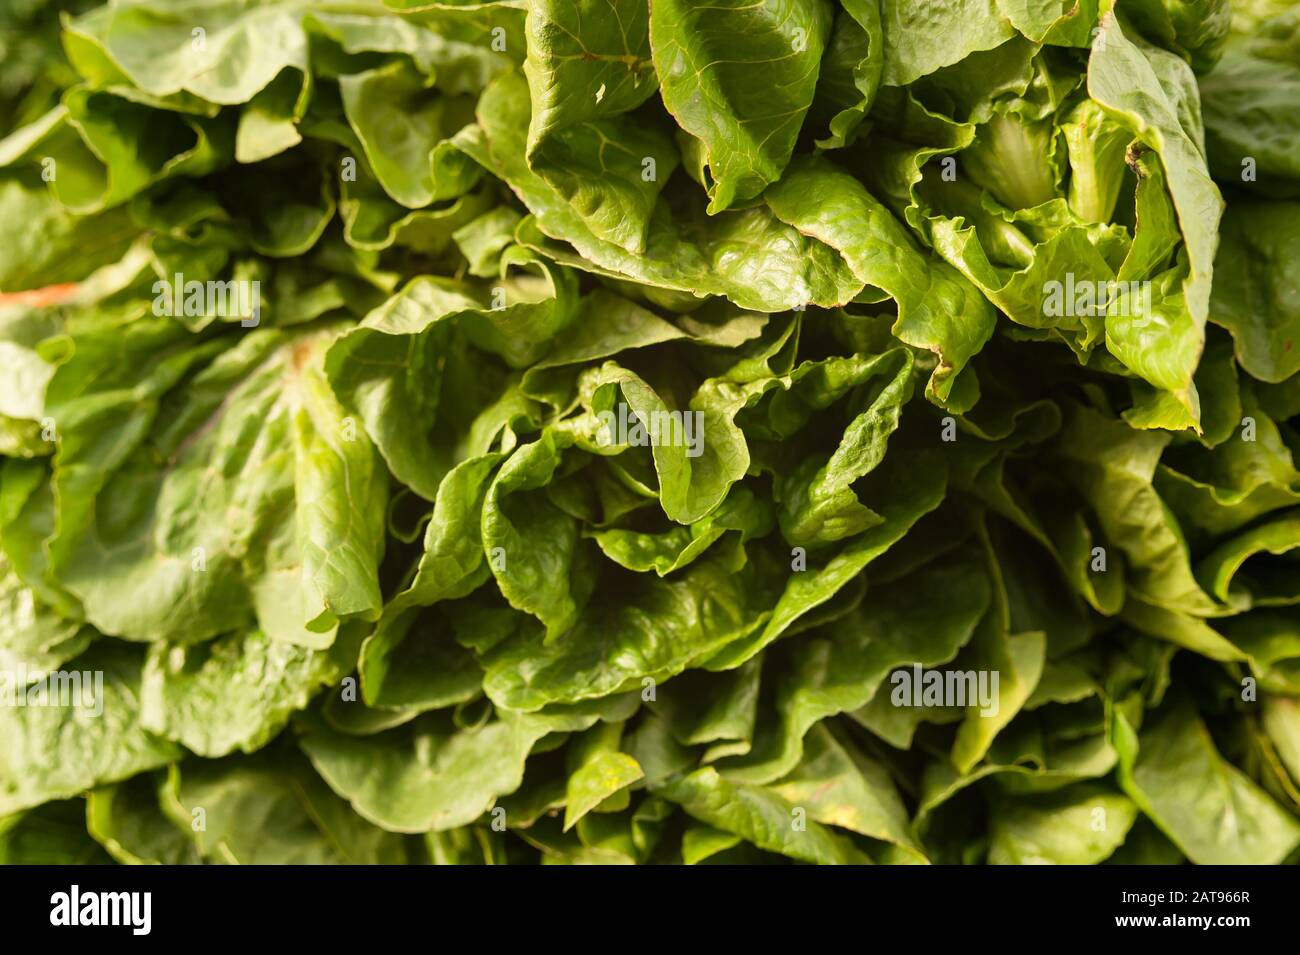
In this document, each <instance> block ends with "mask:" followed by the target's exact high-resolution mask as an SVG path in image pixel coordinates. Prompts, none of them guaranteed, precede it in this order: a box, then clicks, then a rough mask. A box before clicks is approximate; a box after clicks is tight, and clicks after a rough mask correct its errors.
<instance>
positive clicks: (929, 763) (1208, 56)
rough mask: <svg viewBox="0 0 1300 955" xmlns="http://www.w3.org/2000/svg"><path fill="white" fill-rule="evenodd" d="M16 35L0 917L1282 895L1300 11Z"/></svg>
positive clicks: (5, 225) (1003, 2)
mask: <svg viewBox="0 0 1300 955" xmlns="http://www.w3.org/2000/svg"><path fill="white" fill-rule="evenodd" d="M28 6H29V7H30V10H26V8H24V9H25V10H26V12H25V13H22V14H14V15H12V16H11V15H10V14H0V29H8V27H9V20H6V19H4V18H5V17H9V18H10V19H12V20H14V22H15V23H17V22H18V21H19V20H22V25H23V26H24V27H28V28H30V29H27V30H26V32H25V34H24V36H25V37H26V39H24V40H23V41H22V42H21V43H19V42H15V41H12V40H11V39H10V38H9V34H8V33H5V34H0V49H3V50H5V51H6V65H7V67H8V64H9V61H10V52H9V51H10V50H11V49H12V50H13V51H14V53H13V62H14V63H15V64H16V66H15V68H14V70H13V72H12V76H13V79H12V81H11V80H9V79H6V80H5V81H4V82H3V83H0V122H3V123H4V124H5V134H6V135H5V138H3V139H0V213H3V214H0V238H3V239H4V242H3V243H2V244H0V248H2V249H3V250H4V251H3V252H0V861H6V862H33V861H42V862H48V861H60V862H86V861H104V860H107V859H112V860H115V861H117V862H120V863H126V864H140V863H165V864H200V863H219V864H237V863H325V864H405V863H414V864H423V863H433V864H501V863H516V862H518V863H538V862H541V863H547V864H557V863H590V862H596V863H670V864H726V863H752V862H761V863H815V864H823V863H824V864H925V863H977V864H984V863H987V864H1028V863H1033V864H1040V863H1056V864H1099V863H1107V862H1112V863H1126V862H1160V863H1169V862H1177V861H1183V860H1187V861H1191V862H1196V863H1211V864H1218V863H1266V864H1275V863H1282V862H1293V861H1295V859H1296V858H1297V853H1298V852H1300V718H1297V715H1296V713H1297V707H1298V706H1300V703H1297V700H1300V616H1298V614H1300V610H1298V609H1297V608H1300V584H1298V583H1297V581H1298V580H1300V577H1298V576H1297V570H1296V568H1297V563H1296V555H1297V554H1298V553H1300V516H1298V515H1300V511H1297V507H1300V472H1298V471H1297V469H1296V461H1295V456H1296V454H1297V453H1300V432H1297V424H1298V422H1300V360H1297V359H1296V357H1295V356H1296V355H1297V354H1300V349H1297V348H1295V347H1293V345H1294V343H1295V341H1296V340H1297V335H1300V300H1298V299H1297V297H1296V291H1295V281H1294V276H1295V274H1296V270H1297V268H1298V267H1300V233H1298V232H1297V228H1298V226H1297V223H1298V222H1300V216H1297V215H1296V211H1297V210H1296V209H1295V205H1296V200H1297V199H1300V170H1298V169H1297V167H1296V165H1295V155H1296V149H1295V148H1293V147H1294V146H1296V145H1300V143H1297V142H1296V140H1297V128H1296V118H1295V110H1294V108H1290V109H1288V107H1293V106H1294V99H1295V97H1294V95H1293V93H1294V90H1295V89H1296V88H1297V87H1298V86H1300V79H1298V78H1300V72H1297V71H1300V54H1298V53H1297V51H1298V50H1300V42H1298V40H1297V38H1298V37H1300V32H1298V30H1300V19H1297V17H1296V15H1295V11H1285V10H1283V11H1271V8H1266V6H1265V5H1252V6H1250V8H1249V9H1245V10H1239V11H1237V12H1236V13H1235V14H1234V13H1233V12H1232V11H1231V10H1230V9H1229V7H1228V5H1227V4H1226V3H1224V2H1221V0H1206V2H1196V3H1186V2H1161V0H1119V2H1111V0H1101V2H1088V0H1084V2H1078V3H1071V2H1062V0H962V2H960V3H957V4H954V3H952V2H945V3H935V2H918V0H909V2H901V0H899V2H895V0H763V2H761V3H757V4H755V3H747V4H738V3H730V2H723V3H720V4H713V5H710V6H708V7H703V6H699V5H693V4H689V3H680V2H672V0H662V2H655V3H653V4H647V3H645V2H644V0H602V2H600V3H590V2H587V0H564V2H562V0H528V2H527V3H473V4H427V3H416V2H411V0H347V2H343V0H338V2H335V0H326V2H310V3H309V2H306V0H259V2H246V0H183V2H173V0H166V2H164V0H115V2H112V3H108V4H105V5H102V6H95V5H93V4H90V3H87V4H85V5H84V9H78V11H77V14H76V15H73V16H69V17H67V18H65V20H64V21H63V23H62V25H61V26H60V27H59V28H58V29H57V30H56V29H55V24H54V21H53V17H51V16H48V13H49V10H48V9H46V8H45V7H44V5H42V4H39V3H36V4H30V5H28ZM23 18H25V19H23ZM56 39H57V42H58V44H59V45H58V46H56V45H55V41H56ZM41 44H44V45H43V46H42V45H41Z"/></svg>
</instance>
